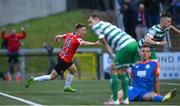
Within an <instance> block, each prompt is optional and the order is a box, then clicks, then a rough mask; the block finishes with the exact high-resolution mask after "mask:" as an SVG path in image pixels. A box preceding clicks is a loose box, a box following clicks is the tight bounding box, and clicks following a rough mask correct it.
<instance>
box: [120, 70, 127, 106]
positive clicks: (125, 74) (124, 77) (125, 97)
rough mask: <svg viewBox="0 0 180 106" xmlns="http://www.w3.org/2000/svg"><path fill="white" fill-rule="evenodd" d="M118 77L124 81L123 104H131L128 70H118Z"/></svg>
mask: <svg viewBox="0 0 180 106" xmlns="http://www.w3.org/2000/svg"><path fill="white" fill-rule="evenodd" d="M118 77H119V79H120V80H121V81H122V82H121V87H122V90H123V93H124V95H123V98H122V102H124V104H129V99H128V85H129V78H128V75H127V73H126V68H120V69H119V70H118Z"/></svg>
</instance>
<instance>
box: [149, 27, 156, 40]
mask: <svg viewBox="0 0 180 106" xmlns="http://www.w3.org/2000/svg"><path fill="white" fill-rule="evenodd" d="M155 35H156V31H155V29H154V28H149V30H148V33H147V36H149V37H151V38H154V36H155Z"/></svg>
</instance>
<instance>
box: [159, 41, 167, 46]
mask: <svg viewBox="0 0 180 106" xmlns="http://www.w3.org/2000/svg"><path fill="white" fill-rule="evenodd" d="M159 45H162V46H166V45H167V42H166V41H162V42H160V44H159Z"/></svg>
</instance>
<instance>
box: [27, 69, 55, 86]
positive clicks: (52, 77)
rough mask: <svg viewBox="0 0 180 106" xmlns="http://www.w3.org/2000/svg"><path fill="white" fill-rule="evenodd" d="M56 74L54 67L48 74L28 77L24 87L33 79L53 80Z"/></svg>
mask: <svg viewBox="0 0 180 106" xmlns="http://www.w3.org/2000/svg"><path fill="white" fill-rule="evenodd" d="M57 76H58V73H57V72H56V70H55V69H53V71H52V72H51V73H50V75H42V76H39V77H32V76H31V77H30V78H29V79H28V81H27V83H26V85H25V87H26V88H27V87H29V86H30V85H31V84H32V83H33V82H34V81H48V80H54V79H56V78H57Z"/></svg>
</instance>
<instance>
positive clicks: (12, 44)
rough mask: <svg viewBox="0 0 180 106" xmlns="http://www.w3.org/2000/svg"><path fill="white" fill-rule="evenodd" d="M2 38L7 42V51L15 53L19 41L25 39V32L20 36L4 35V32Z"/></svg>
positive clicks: (18, 46) (17, 49)
mask: <svg viewBox="0 0 180 106" xmlns="http://www.w3.org/2000/svg"><path fill="white" fill-rule="evenodd" d="M2 38H3V39H6V40H7V41H8V51H10V52H17V51H19V48H20V46H21V45H20V39H24V38H26V32H24V31H23V32H22V34H17V33H15V34H8V35H5V32H4V31H3V32H2Z"/></svg>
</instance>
